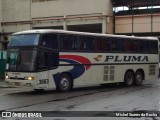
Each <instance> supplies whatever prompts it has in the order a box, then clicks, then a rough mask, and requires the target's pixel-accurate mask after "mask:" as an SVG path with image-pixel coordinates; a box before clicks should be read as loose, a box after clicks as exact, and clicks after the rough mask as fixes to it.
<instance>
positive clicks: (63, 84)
mask: <svg viewBox="0 0 160 120" xmlns="http://www.w3.org/2000/svg"><path fill="white" fill-rule="evenodd" d="M71 89H72V79H71V77H70V76H69V75H67V74H62V75H61V76H60V78H59V81H58V84H57V90H58V91H59V92H68V91H70V90H71Z"/></svg>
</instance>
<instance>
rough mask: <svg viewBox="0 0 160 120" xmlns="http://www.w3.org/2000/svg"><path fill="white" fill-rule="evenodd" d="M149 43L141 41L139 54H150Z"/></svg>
mask: <svg viewBox="0 0 160 120" xmlns="http://www.w3.org/2000/svg"><path fill="white" fill-rule="evenodd" d="M149 48H150V45H149V41H146V40H141V41H139V52H141V53H149V51H150V49H149Z"/></svg>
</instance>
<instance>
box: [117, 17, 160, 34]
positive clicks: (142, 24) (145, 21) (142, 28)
mask: <svg viewBox="0 0 160 120" xmlns="http://www.w3.org/2000/svg"><path fill="white" fill-rule="evenodd" d="M159 19H160V14H155V15H154V14H153V20H152V19H151V15H135V16H134V18H133V32H134V33H143V32H151V31H152V32H159V31H160V22H159ZM151 22H152V25H153V26H151ZM115 33H132V16H117V17H116V18H115Z"/></svg>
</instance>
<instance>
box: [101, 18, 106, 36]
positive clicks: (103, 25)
mask: <svg viewBox="0 0 160 120" xmlns="http://www.w3.org/2000/svg"><path fill="white" fill-rule="evenodd" d="M102 33H103V34H107V18H106V17H104V18H103V19H102Z"/></svg>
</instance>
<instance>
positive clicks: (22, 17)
mask: <svg viewBox="0 0 160 120" xmlns="http://www.w3.org/2000/svg"><path fill="white" fill-rule="evenodd" d="M2 3H3V5H2V9H3V15H2V21H3V22H15V21H27V20H30V19H31V17H30V16H31V14H30V12H31V11H30V5H31V4H30V0H3V2H2ZM3 29H4V32H17V31H21V30H26V29H28V25H27V27H24V25H22V27H20V26H17V25H16V24H15V25H14V24H12V25H6V26H4V27H3ZM29 29H30V27H29Z"/></svg>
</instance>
